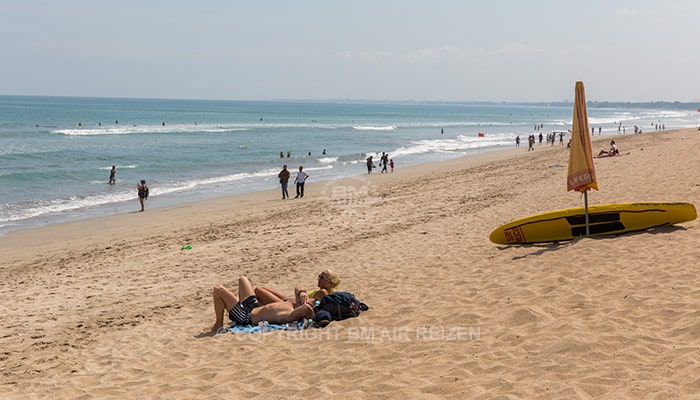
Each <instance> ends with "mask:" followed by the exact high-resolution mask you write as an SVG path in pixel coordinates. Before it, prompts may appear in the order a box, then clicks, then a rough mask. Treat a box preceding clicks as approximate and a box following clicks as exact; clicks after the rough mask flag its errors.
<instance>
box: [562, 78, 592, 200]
mask: <svg viewBox="0 0 700 400" xmlns="http://www.w3.org/2000/svg"><path fill="white" fill-rule="evenodd" d="M566 187H567V191H571V190H576V191H579V192H585V191H586V190H588V189H595V190H598V181H597V180H596V176H595V166H594V165H593V152H592V151H591V136H590V130H589V129H588V111H587V110H586V91H585V89H584V88H583V82H580V81H579V82H576V97H575V98H574V121H573V126H572V132H571V149H570V150H569V175H568V177H567V179H566Z"/></svg>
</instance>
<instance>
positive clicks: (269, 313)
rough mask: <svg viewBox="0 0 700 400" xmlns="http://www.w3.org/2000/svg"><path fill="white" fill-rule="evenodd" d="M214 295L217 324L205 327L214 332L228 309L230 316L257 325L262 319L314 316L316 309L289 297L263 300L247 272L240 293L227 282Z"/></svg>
mask: <svg viewBox="0 0 700 400" xmlns="http://www.w3.org/2000/svg"><path fill="white" fill-rule="evenodd" d="M212 297H213V300H214V314H215V316H216V320H215V321H214V324H213V325H211V326H208V327H207V328H205V330H204V332H206V333H210V334H214V333H218V332H219V331H220V330H221V329H222V328H223V326H224V313H225V312H226V311H228V316H229V318H230V319H231V320H232V321H234V322H235V323H237V324H240V325H248V324H253V325H255V324H257V323H258V322H260V321H267V322H268V323H271V324H285V323H287V322H294V321H298V320H299V319H301V318H312V317H313V316H314V309H313V307H311V306H310V305H309V304H302V305H300V306H298V307H296V308H295V307H294V305H293V304H292V303H291V302H286V301H282V302H274V303H269V304H264V305H263V304H261V302H260V301H259V300H258V298H257V296H255V291H254V289H253V285H251V283H250V281H249V280H248V278H246V277H245V276H241V277H239V278H238V296H236V295H235V294H234V293H233V292H232V291H230V290H229V289H227V288H225V287H224V286H222V285H216V286H214V290H213V291H212ZM239 299H243V300H242V301H241V300H239Z"/></svg>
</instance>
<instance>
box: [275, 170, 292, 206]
mask: <svg viewBox="0 0 700 400" xmlns="http://www.w3.org/2000/svg"><path fill="white" fill-rule="evenodd" d="M277 177H278V178H280V185H282V200H284V199H288V198H289V192H288V191H287V184H288V183H289V170H288V169H287V164H284V166H282V171H280V173H279V174H278V175H277Z"/></svg>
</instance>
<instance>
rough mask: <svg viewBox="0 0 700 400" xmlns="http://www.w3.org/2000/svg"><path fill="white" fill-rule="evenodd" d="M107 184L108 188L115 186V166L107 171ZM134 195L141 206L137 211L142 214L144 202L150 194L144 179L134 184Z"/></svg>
mask: <svg viewBox="0 0 700 400" xmlns="http://www.w3.org/2000/svg"><path fill="white" fill-rule="evenodd" d="M107 184H109V185H110V186H114V185H116V184H117V167H116V166H115V165H112V169H111V170H110V171H109V182H107ZM136 193H137V195H138V197H139V203H140V204H141V210H139V211H140V212H143V210H144V209H145V206H146V200H148V195H149V194H150V190H149V189H148V185H147V184H146V180H145V179H141V181H139V182H138V183H136Z"/></svg>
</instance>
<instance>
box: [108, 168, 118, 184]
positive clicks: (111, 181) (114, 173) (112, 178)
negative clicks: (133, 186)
mask: <svg viewBox="0 0 700 400" xmlns="http://www.w3.org/2000/svg"><path fill="white" fill-rule="evenodd" d="M115 183H117V167H115V166H114V165H112V170H111V171H109V184H110V185H114V184H115Z"/></svg>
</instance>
